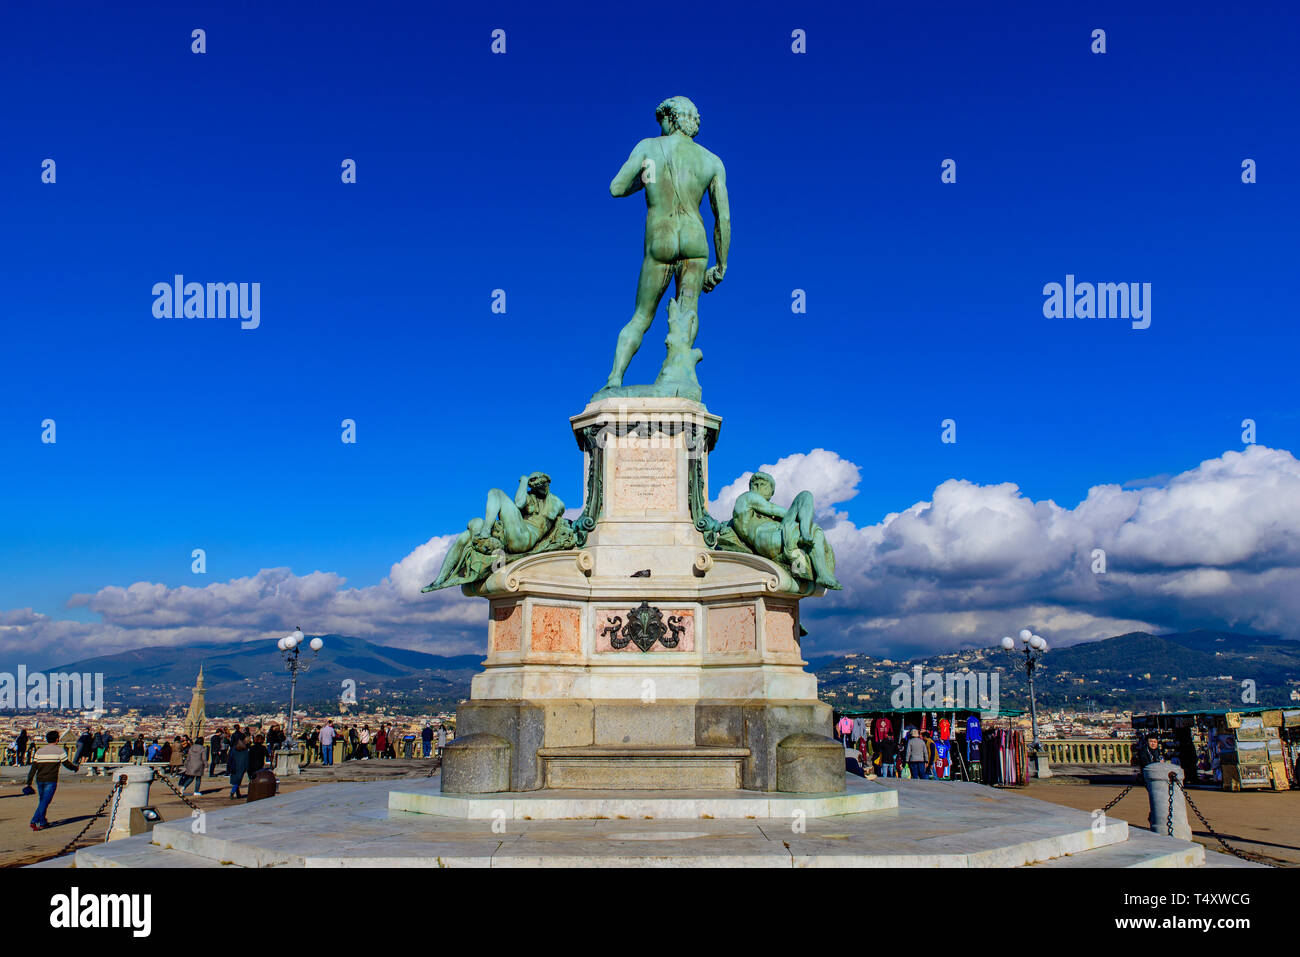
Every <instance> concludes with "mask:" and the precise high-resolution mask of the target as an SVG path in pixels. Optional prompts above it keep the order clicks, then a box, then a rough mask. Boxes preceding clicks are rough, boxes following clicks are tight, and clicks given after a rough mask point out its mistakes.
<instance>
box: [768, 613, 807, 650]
mask: <svg viewBox="0 0 1300 957" xmlns="http://www.w3.org/2000/svg"><path fill="white" fill-rule="evenodd" d="M763 627H764V634H765V635H766V638H765V641H764V644H765V646H766V649H767V651H768V653H769V654H777V655H783V654H796V653H798V651H799V645H798V643H797V642H796V641H795V640H794V637H795V635H794V633H795V618H794V609H793V608H789V607H782V606H780V605H777V606H775V607H773V606H772V605H769V606H768V607H767V611H766V613H765V616H764V619H763Z"/></svg>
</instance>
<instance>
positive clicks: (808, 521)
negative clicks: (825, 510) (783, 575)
mask: <svg viewBox="0 0 1300 957" xmlns="http://www.w3.org/2000/svg"><path fill="white" fill-rule="evenodd" d="M815 527H816V526H814V525H813V494H812V492H808V491H804V492H800V493H799V494H798V495H796V496H795V497H794V501H793V502H791V503H790V507H789V508H788V509H786V510H785V518H784V519H782V521H781V543H782V545H783V547H784V550H785V554H786V555H787V556H789V555H791V554H793V553H794V550H795V549H797V548H798V547H799V543H800V542H807V541H811V540H812V537H813V529H814V528H815Z"/></svg>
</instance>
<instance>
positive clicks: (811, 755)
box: [776, 732, 844, 794]
mask: <svg viewBox="0 0 1300 957" xmlns="http://www.w3.org/2000/svg"><path fill="white" fill-rule="evenodd" d="M837 784H838V785H839V788H843V787H844V745H842V744H840V742H838V741H836V740H834V739H833V738H828V737H826V736H824V735H820V734H808V733H806V732H800V733H799V734H792V735H789V736H787V737H785V738H782V739H781V741H780V742H778V744H777V746H776V789H777V790H778V791H790V792H794V793H796V794H802V793H809V794H820V793H824V792H826V791H833V790H838V789H837V788H836V785H837Z"/></svg>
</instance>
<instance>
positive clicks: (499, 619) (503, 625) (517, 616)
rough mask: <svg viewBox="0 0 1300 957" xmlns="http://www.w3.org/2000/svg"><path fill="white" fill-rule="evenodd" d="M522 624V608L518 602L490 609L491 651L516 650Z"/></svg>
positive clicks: (521, 631)
mask: <svg viewBox="0 0 1300 957" xmlns="http://www.w3.org/2000/svg"><path fill="white" fill-rule="evenodd" d="M523 626H524V609H523V605H522V604H521V603H519V602H513V603H511V604H502V605H497V606H496V607H494V608H493V609H492V651H493V652H501V651H518V650H519V644H520V638H521V635H522V633H523Z"/></svg>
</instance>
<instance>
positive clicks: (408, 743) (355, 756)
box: [308, 720, 447, 765]
mask: <svg viewBox="0 0 1300 957" xmlns="http://www.w3.org/2000/svg"><path fill="white" fill-rule="evenodd" d="M327 737H328V739H329V750H328V752H327V751H326V738H327ZM419 741H420V752H421V753H417V752H416V749H415V748H416V745H415V742H416V736H415V732H413V731H412V732H408V733H407V734H405V735H402V734H401V731H400V730H399V729H398V728H397V726H396V725H394V724H391V723H389V724H381V725H379V726H378V727H377V728H376V729H375V730H374V731H373V732H371V730H370V725H368V724H365V725H362V726H361V728H360V730H358V729H357V727H356V725H353V726H352V727H350V728H347V729H346V730H338V729H336V728H335V727H334V722H333V720H331V721H329V722H327V723H326V724H325V725H324V726H323V727H321V728H317V729H316V730H315V731H313V732H312V736H311V740H310V741H309V742H308V748H309V750H312V751H314V750H315V749H319V751H320V755H321V762H322V763H323V764H327V765H328V764H333V763H334V753H333V752H334V745H335V742H341V743H342V746H343V754H342V758H341V760H344V761H368V760H370V758H372V757H373V758H379V759H385V758H386V759H389V760H393V759H396V758H399V757H403V758H415V757H421V756H423V757H426V758H429V757H433V756H434V744H435V742H436V743H437V754H438V755H441V754H442V749H443V748H445V747H446V746H447V728H446V726H445V725H443V724H441V723H439V725H438V727H437V728H435V727H434V726H433V725H432V724H430V723H429V722H425V725H424V727H423V728H421V729H420V735H419Z"/></svg>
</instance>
